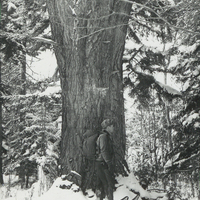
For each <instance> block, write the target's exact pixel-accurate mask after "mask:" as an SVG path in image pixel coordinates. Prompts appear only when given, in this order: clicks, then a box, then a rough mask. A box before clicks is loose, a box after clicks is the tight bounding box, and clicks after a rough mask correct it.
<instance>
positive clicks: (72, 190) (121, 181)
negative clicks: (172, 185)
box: [0, 173, 167, 200]
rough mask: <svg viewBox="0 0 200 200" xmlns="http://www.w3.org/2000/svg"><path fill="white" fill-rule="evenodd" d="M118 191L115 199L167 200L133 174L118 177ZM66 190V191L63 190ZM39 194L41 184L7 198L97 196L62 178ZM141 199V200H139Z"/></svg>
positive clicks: (84, 199)
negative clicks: (146, 188) (144, 198)
mask: <svg viewBox="0 0 200 200" xmlns="http://www.w3.org/2000/svg"><path fill="white" fill-rule="evenodd" d="M117 182H118V184H116V188H117V189H116V191H115V192H114V199H115V200H121V199H123V198H125V197H126V199H130V200H131V199H134V198H135V197H136V196H137V195H136V193H139V194H140V197H147V198H148V199H156V198H159V199H160V200H167V195H166V193H157V192H150V191H146V190H144V189H143V188H142V187H141V186H140V185H139V183H138V181H137V179H136V178H135V176H134V174H133V173H131V174H130V175H129V176H128V177H122V176H119V177H117ZM62 188H65V189H62ZM0 192H1V196H0V197H1V200H3V199H4V198H3V197H2V196H3V194H4V195H5V193H6V192H7V188H6V186H3V187H1V188H0ZM38 194H39V183H35V184H33V186H32V187H31V188H30V189H28V190H19V189H16V188H15V189H14V188H12V192H10V197H7V198H5V199H6V200H58V199H59V200H66V199H67V200H96V195H95V193H94V192H93V191H92V190H88V191H87V195H86V196H85V195H84V194H83V193H82V191H81V190H80V188H79V187H78V186H77V185H76V184H73V183H72V182H70V181H68V180H62V178H61V177H59V178H57V179H56V180H55V182H54V184H53V185H52V187H51V188H50V189H49V190H48V191H47V192H46V193H44V194H43V195H41V196H40V197H39V196H38ZM139 199H141V198H139Z"/></svg>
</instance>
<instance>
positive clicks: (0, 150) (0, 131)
mask: <svg viewBox="0 0 200 200" xmlns="http://www.w3.org/2000/svg"><path fill="white" fill-rule="evenodd" d="M0 84H1V89H2V83H1V60H0ZM2 140H3V131H2V98H1V99H0V184H3V183H4V181H3V171H2V167H3V165H2V154H3V152H2V150H3V149H2Z"/></svg>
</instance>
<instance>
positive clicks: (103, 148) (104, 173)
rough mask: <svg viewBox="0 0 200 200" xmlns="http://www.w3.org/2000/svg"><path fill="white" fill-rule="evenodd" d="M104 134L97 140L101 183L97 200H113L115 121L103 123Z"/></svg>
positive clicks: (98, 170)
mask: <svg viewBox="0 0 200 200" xmlns="http://www.w3.org/2000/svg"><path fill="white" fill-rule="evenodd" d="M101 126H102V129H103V130H102V132H101V134H100V135H99V137H98V139H97V154H98V157H97V160H96V172H97V178H98V182H99V189H100V190H97V199H98V200H103V198H104V196H105V195H106V196H107V197H108V200H113V190H114V173H113V170H114V169H113V165H112V158H113V153H114V152H113V142H112V134H113V130H114V127H113V121H112V120H111V119H106V120H104V121H103V122H102V123H101Z"/></svg>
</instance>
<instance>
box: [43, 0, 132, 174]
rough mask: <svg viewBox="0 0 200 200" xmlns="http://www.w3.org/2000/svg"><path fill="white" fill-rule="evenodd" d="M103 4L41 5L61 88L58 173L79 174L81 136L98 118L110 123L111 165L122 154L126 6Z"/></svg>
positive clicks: (90, 0)
mask: <svg viewBox="0 0 200 200" xmlns="http://www.w3.org/2000/svg"><path fill="white" fill-rule="evenodd" d="M109 2H111V1H109V0H101V1H99V0H98V1H97V0H87V1H77V2H75V1H70V0H51V1H47V4H48V10H49V15H50V21H51V29H52V35H53V39H54V41H55V42H56V43H57V46H55V54H56V58H57V63H58V66H59V73H60V81H61V87H62V102H63V116H62V119H63V124H62V144H61V165H62V173H68V172H69V171H71V170H75V171H77V172H79V173H81V166H82V165H81V163H82V154H81V148H78V147H80V146H81V141H82V134H83V133H84V131H85V130H86V129H88V128H93V129H95V128H100V123H101V122H102V120H103V119H104V118H108V117H109V118H114V119H115V124H114V128H115V137H114V145H115V147H116V148H115V150H116V151H117V152H116V154H115V155H116V164H117V163H119V162H120V161H121V159H122V158H123V157H124V155H125V127H124V102H123V91H122V90H123V88H122V56H123V51H124V44H125V37H126V30H127V22H128V17H127V15H129V13H130V9H131V5H130V4H126V3H123V2H121V1H113V5H111V4H109ZM113 10H114V11H115V13H114V12H113ZM120 158H121V159H120ZM120 170H121V169H120V167H116V171H117V172H119V173H120V172H121V171H120Z"/></svg>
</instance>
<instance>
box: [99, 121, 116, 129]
mask: <svg viewBox="0 0 200 200" xmlns="http://www.w3.org/2000/svg"><path fill="white" fill-rule="evenodd" d="M112 124H113V120H111V119H105V120H104V121H103V122H102V123H101V127H102V128H103V129H106V128H107V127H108V126H110V125H112Z"/></svg>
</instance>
